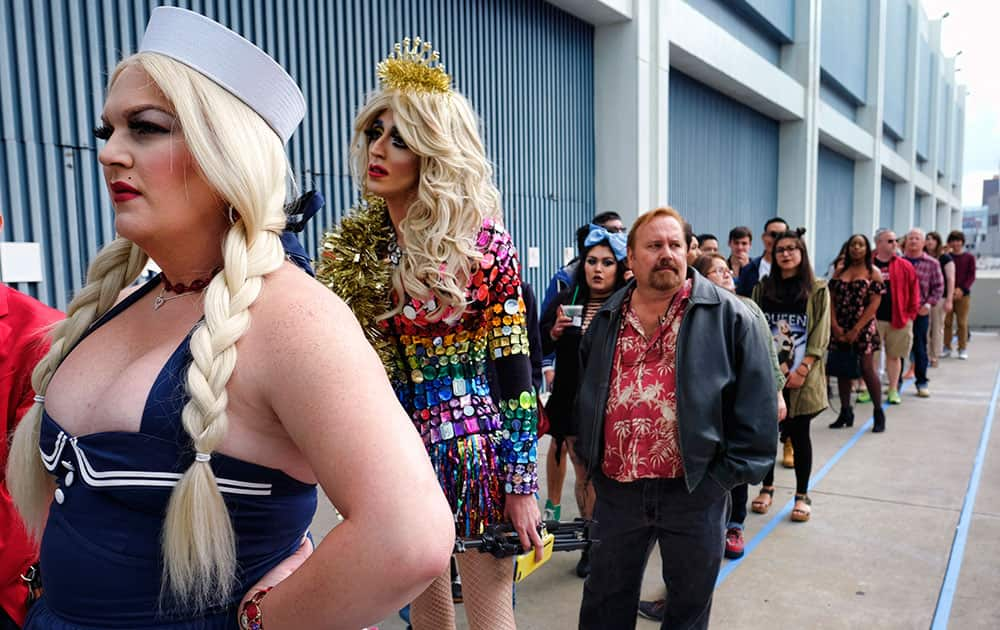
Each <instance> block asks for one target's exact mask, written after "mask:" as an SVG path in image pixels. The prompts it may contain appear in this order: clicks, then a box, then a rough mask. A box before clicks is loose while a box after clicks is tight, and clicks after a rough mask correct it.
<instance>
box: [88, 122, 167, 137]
mask: <svg viewBox="0 0 1000 630" xmlns="http://www.w3.org/2000/svg"><path fill="white" fill-rule="evenodd" d="M128 128H129V129H131V130H132V131H133V132H135V133H136V134H137V135H140V136H145V135H151V134H166V133H170V129H168V128H167V127H164V126H163V125H158V124H156V123H154V122H150V121H148V120H142V119H134V120H130V121H129V122H128ZM114 131H115V128H114V127H112V126H111V125H109V124H107V123H102V124H101V125H99V126H97V127H94V137H95V138H97V139H98V140H105V141H107V140H109V139H110V138H111V134H113V133H114Z"/></svg>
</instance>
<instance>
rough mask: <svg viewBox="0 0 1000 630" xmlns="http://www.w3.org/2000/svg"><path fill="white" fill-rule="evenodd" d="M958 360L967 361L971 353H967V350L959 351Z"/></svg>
mask: <svg viewBox="0 0 1000 630" xmlns="http://www.w3.org/2000/svg"><path fill="white" fill-rule="evenodd" d="M958 358H959V359H961V360H963V361H965V360H966V359H968V358H969V353H968V352H966V351H965V350H959V351H958Z"/></svg>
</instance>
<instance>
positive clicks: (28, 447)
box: [7, 8, 453, 630]
mask: <svg viewBox="0 0 1000 630" xmlns="http://www.w3.org/2000/svg"><path fill="white" fill-rule="evenodd" d="M303 114H304V100H303V98H302V95H301V93H300V92H299V90H298V88H297V86H296V85H295V84H294V82H293V81H292V79H291V78H290V77H289V76H288V75H287V74H286V73H285V72H284V71H283V70H282V69H281V67H280V66H278V64H277V63H275V62H274V61H273V60H272V59H270V58H269V57H268V56H267V55H266V54H265V53H263V52H262V51H261V50H259V49H257V48H256V47H255V46H253V45H252V44H251V43H250V42H247V41H246V40H244V39H242V38H241V37H239V36H238V35H236V34H235V33H233V32H231V31H229V30H227V29H225V28H224V27H222V26H220V25H218V24H216V23H215V22H212V21H211V20H208V19H207V18H204V17H202V16H200V15H198V14H196V13H192V12H189V11H184V10H181V9H175V8H158V9H156V10H155V11H154V12H153V15H152V18H151V20H150V23H149V25H148V28H147V31H146V35H145V37H144V38H143V42H142V45H141V47H140V52H139V53H138V54H136V55H134V56H131V57H128V58H126V59H125V60H123V61H122V62H121V63H120V64H119V65H118V67H117V68H116V69H115V70H114V72H113V73H112V75H111V79H110V83H109V88H108V95H107V100H106V102H105V105H104V109H103V113H102V116H101V122H100V125H99V127H98V128H97V129H96V130H95V133H96V135H97V137H98V138H100V139H101V140H103V141H104V142H103V146H102V147H101V149H100V153H99V159H100V162H101V164H102V166H103V169H104V176H105V179H106V181H107V184H108V189H109V194H110V195H111V198H112V200H113V205H114V210H115V225H116V230H117V232H118V238H117V239H116V240H114V241H113V242H112V243H110V244H109V245H108V246H107V247H105V248H104V249H103V250H101V252H100V253H99V254H98V255H97V257H96V258H95V259H94V261H93V263H92V264H91V267H90V270H89V274H88V279H87V284H86V286H84V287H83V288H82V289H81V290H80V291H79V293H78V294H77V296H76V297H75V299H74V300H73V302H72V303H71V304H70V306H69V309H68V318H67V319H66V320H65V321H64V322H63V323H61V324H59V325H58V326H57V327H56V328H55V329H54V331H53V333H52V346H51V351H50V352H49V353H48V354H47V355H46V356H45V358H44V359H42V361H41V362H40V364H39V366H38V368H37V369H36V370H35V372H34V374H33V378H32V383H33V386H34V390H35V391H36V392H37V394H38V396H37V398H36V403H35V405H34V406H33V407H32V409H31V410H30V411H29V413H28V414H27V416H26V417H25V418H24V420H23V421H22V423H21V425H20V426H19V428H18V430H17V432H16V435H15V436H14V443H13V448H12V450H11V457H10V462H9V467H8V471H7V472H8V474H7V478H8V482H9V486H10V490H11V494H12V495H13V497H14V500H15V502H16V505H17V507H18V510H19V511H20V513H21V515H22V517H23V520H24V522H25V524H26V525H27V527H28V529H29V531H30V532H32V533H33V535H34V536H35V537H36V539H37V540H39V541H40V543H41V562H40V566H41V576H42V584H43V587H44V594H43V595H42V597H41V599H40V600H39V601H37V602H36V603H35V604H34V605H33V606H32V608H31V609H30V611H29V613H28V618H27V620H26V627H27V628H59V629H62V630H74V629H78V628H111V627H119V628H151V627H157V628H172V629H181V628H195V627H197V628H235V627H242V628H255V629H259V628H268V629H272V628H318V627H323V628H350V629H352V630H356V629H357V628H359V627H361V626H364V625H366V624H369V623H371V622H373V621H375V620H378V619H380V618H382V617H384V616H385V615H386V614H388V613H389V612H390V611H392V610H395V608H397V607H398V606H399V605H401V604H403V603H405V602H406V601H408V600H409V599H411V598H413V597H415V596H416V595H417V594H419V593H420V592H421V591H422V590H423V589H424V588H425V587H426V586H427V584H428V583H430V581H431V579H432V578H433V577H435V576H437V575H438V574H440V573H441V572H442V571H443V570H444V569H445V568H446V567H447V565H448V557H449V555H450V552H451V548H452V544H453V534H452V533H451V531H450V528H451V523H452V521H451V515H450V514H449V512H448V508H447V504H446V502H445V500H444V498H443V497H442V496H441V494H440V491H439V489H438V486H437V483H436V480H435V478H434V475H433V471H432V469H431V467H430V466H429V465H428V458H427V455H426V452H425V450H424V449H423V448H422V445H421V443H420V440H419V438H418V436H416V435H415V434H414V433H413V431H412V429H411V427H410V423H409V421H408V419H407V417H406V414H405V413H404V411H403V410H402V409H401V408H400V405H399V404H398V403H397V402H396V400H395V399H394V396H393V392H392V390H391V389H390V386H389V383H388V381H387V380H386V377H385V374H384V372H383V371H382V368H381V366H380V364H379V362H378V359H377V356H376V354H375V353H374V352H373V351H372V349H371V347H370V346H369V345H368V344H367V343H366V341H365V338H364V336H363V333H362V330H361V328H360V327H359V326H358V324H357V322H356V320H355V319H354V317H353V316H352V315H351V312H350V311H349V310H348V309H347V308H346V307H345V306H344V304H343V302H341V301H340V300H339V299H337V297H336V296H335V295H333V294H332V293H330V292H329V291H327V290H325V289H324V288H323V287H322V286H321V285H320V284H318V283H316V282H315V281H313V280H312V279H311V278H309V276H307V275H306V274H304V273H302V272H301V271H300V270H299V269H297V268H295V267H294V266H293V265H292V264H291V263H289V262H287V261H286V260H285V256H284V252H283V250H282V246H281V243H280V233H281V231H282V229H283V228H284V226H285V216H284V212H283V204H284V202H285V200H286V194H287V182H286V174H287V173H288V172H289V168H288V163H287V160H286V157H285V152H284V148H283V144H284V143H285V142H287V140H288V138H289V137H290V136H291V135H292V133H293V131H294V130H295V128H296V127H297V126H298V124H299V122H300V121H301V119H302V117H303ZM147 258H151V259H153V260H154V261H155V262H156V264H157V265H158V266H159V267H160V268H161V269H162V270H163V272H162V273H161V274H158V275H157V276H156V277H155V278H153V279H152V280H151V281H150V282H148V283H147V284H145V285H142V286H140V287H139V288H137V289H130V288H127V287H129V285H130V284H131V283H132V282H133V280H134V279H135V278H136V277H137V276H138V275H139V274H140V273H141V272H142V270H143V268H144V267H145V265H146V261H147ZM343 357H350V358H351V360H350V361H344V360H343ZM302 365H308V366H310V368H311V370H312V373H313V374H314V377H313V378H311V379H304V378H302V376H301V369H300V367H301V366H302ZM358 382H363V383H364V384H365V386H364V387H363V388H358V387H357V386H356V385H357V383H358ZM387 434H392V435H395V436H396V438H395V439H393V440H392V441H384V440H380V439H379V438H380V437H381V436H384V435H387ZM373 461H378V462H379V465H378V466H373V465H372V464H371V462H373ZM317 483H318V484H320V485H321V486H322V488H323V490H324V492H326V494H327V495H328V496H329V497H330V499H331V500H332V501H333V503H334V504H335V505H336V506H337V507H338V509H339V510H340V512H341V513H342V514H343V515H344V516H345V520H344V522H343V523H342V524H341V525H340V526H338V527H337V528H336V529H334V530H333V531H332V532H330V534H329V535H328V536H327V537H326V538H325V539H324V540H323V542H322V544H320V545H319V546H318V547H317V548H316V549H315V551H313V549H312V543H311V542H310V541H309V540H308V539H306V538H304V535H305V534H306V531H307V529H308V527H309V525H310V522H311V521H312V517H313V513H314V511H315V508H316V484H317ZM400 511H401V512H404V513H408V514H420V517H421V522H423V523H426V524H428V527H427V528H426V529H422V530H420V531H411V530H409V528H406V527H405V526H404V523H405V521H404V520H402V519H399V518H397V514H398V512H400ZM376 527H377V528H378V529H379V531H380V533H381V534H382V536H381V538H380V542H379V544H378V545H371V544H369V535H370V532H371V531H372V530H373V529H375V528H376ZM387 530H388V531H387ZM310 554H311V555H310ZM271 587H273V590H271Z"/></svg>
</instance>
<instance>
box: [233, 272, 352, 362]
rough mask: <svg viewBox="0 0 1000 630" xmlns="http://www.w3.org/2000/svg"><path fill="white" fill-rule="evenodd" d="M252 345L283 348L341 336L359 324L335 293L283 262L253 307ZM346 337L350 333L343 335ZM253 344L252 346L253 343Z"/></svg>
mask: <svg viewBox="0 0 1000 630" xmlns="http://www.w3.org/2000/svg"><path fill="white" fill-rule="evenodd" d="M253 329H256V330H255V331H254V332H256V333H257V334H255V335H254V337H256V338H257V339H256V344H261V345H262V346H265V347H267V346H272V345H273V344H279V345H280V346H281V348H282V349H283V350H284V351H286V352H287V351H288V350H289V349H291V348H295V347H297V346H314V345H315V344H316V342H318V341H321V340H331V339H337V338H342V337H344V336H345V334H344V333H351V332H354V331H355V330H356V331H357V332H358V333H360V326H358V323H357V320H355V318H354V315H353V314H352V313H351V311H350V309H349V308H348V307H347V305H346V304H344V301H343V300H341V299H340V298H339V297H337V295H336V294H335V293H334V292H333V291H331V290H330V289H328V288H326V287H325V286H323V285H322V284H321V283H320V282H318V281H317V280H316V279H314V278H312V277H310V276H309V275H307V274H305V273H303V272H302V270H301V269H299V268H297V267H295V266H294V265H291V264H290V263H285V264H284V265H282V267H281V268H280V269H278V270H277V271H274V272H273V273H270V274H268V276H267V277H266V278H265V279H264V287H263V289H262V290H261V294H260V297H259V298H257V301H256V302H255V303H254V306H253V324H252V328H251V330H253ZM346 336H348V337H350V336H351V335H349V334H348V335H346ZM256 344H255V345H256Z"/></svg>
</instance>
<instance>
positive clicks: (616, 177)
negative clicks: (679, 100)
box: [594, 0, 670, 224]
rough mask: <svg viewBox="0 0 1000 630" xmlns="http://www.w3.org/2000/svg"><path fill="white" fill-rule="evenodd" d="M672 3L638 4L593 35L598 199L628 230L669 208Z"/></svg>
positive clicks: (652, 1)
mask: <svg viewBox="0 0 1000 630" xmlns="http://www.w3.org/2000/svg"><path fill="white" fill-rule="evenodd" d="M669 4H670V3H666V2H658V1H657V0H635V2H634V3H633V4H632V16H631V18H632V19H630V20H629V21H626V22H619V23H615V24H607V25H601V26H597V27H595V29H594V126H595V129H594V145H595V147H594V148H595V152H596V159H595V175H594V196H595V200H596V202H597V211H598V212H601V211H603V210H615V211H617V212H619V213H620V214H621V215H622V219H623V220H624V221H625V222H626V223H627V224H630V223H632V222H633V221H635V219H636V217H638V216H639V214H641V213H643V212H646V211H647V210H650V209H652V208H655V207H657V206H661V205H666V203H667V182H668V179H669V178H668V173H669V171H668V166H667V159H668V140H669V138H668V129H669V127H668V105H669V101H668V98H669V93H668V92H669V85H670V40H669V37H668V33H667V28H668V13H669Z"/></svg>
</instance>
